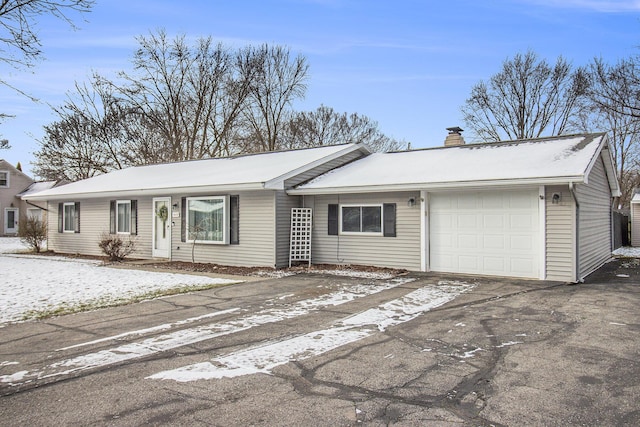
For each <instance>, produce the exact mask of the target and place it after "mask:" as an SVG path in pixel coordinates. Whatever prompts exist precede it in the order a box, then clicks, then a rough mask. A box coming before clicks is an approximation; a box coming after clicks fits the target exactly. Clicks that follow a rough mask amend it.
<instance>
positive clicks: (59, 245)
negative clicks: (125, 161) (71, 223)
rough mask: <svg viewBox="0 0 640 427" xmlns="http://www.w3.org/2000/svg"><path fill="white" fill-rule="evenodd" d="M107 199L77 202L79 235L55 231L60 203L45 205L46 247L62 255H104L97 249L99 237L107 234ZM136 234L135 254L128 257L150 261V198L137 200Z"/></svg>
mask: <svg viewBox="0 0 640 427" xmlns="http://www.w3.org/2000/svg"><path fill="white" fill-rule="evenodd" d="M110 200H111V199H109V198H101V199H90V200H79V202H80V233H59V232H58V203H59V202H77V201H78V200H59V201H51V202H49V203H48V209H49V213H48V215H47V219H48V242H47V244H48V248H49V249H50V250H53V251H55V252H59V253H65V254H84V255H103V253H102V252H101V251H100V248H99V247H98V242H99V241H100V236H101V234H102V233H103V232H104V233H108V232H109V220H110V216H109V202H110ZM135 200H137V201H138V235H137V236H136V237H135V239H136V248H137V249H136V251H135V252H134V253H133V254H132V255H131V256H130V257H131V258H151V219H152V217H151V214H150V210H151V199H150V198H138V199H135Z"/></svg>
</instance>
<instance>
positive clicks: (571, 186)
mask: <svg viewBox="0 0 640 427" xmlns="http://www.w3.org/2000/svg"><path fill="white" fill-rule="evenodd" d="M569 191H570V192H571V196H572V197H573V201H574V202H575V204H576V238H575V245H576V247H575V254H574V255H575V257H576V262H575V266H576V276H575V281H576V283H578V282H582V278H580V239H579V237H580V202H579V201H578V196H577V194H576V188H575V185H574V183H573V181H569Z"/></svg>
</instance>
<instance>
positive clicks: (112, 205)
mask: <svg viewBox="0 0 640 427" xmlns="http://www.w3.org/2000/svg"><path fill="white" fill-rule="evenodd" d="M109 234H116V201H115V200H111V201H110V202H109Z"/></svg>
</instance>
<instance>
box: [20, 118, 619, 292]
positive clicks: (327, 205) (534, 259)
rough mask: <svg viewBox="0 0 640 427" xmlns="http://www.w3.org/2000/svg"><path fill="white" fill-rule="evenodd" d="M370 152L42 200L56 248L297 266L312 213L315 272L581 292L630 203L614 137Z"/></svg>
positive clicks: (333, 149) (327, 151)
mask: <svg viewBox="0 0 640 427" xmlns="http://www.w3.org/2000/svg"><path fill="white" fill-rule="evenodd" d="M458 131H459V130H458V129H455V128H454V129H453V130H452V133H451V134H450V135H449V136H448V137H447V143H446V145H448V146H447V147H442V148H435V149H425V150H415V151H406V152H397V153H384V154H383V153H375V154H370V153H369V152H368V151H367V150H366V148H365V147H363V146H361V145H353V144H348V145H339V146H330V147H320V148H314V149H306V150H294V151H284V152H271V153H263V154H255V155H248V156H238V157H231V158H223V159H210V160H199V161H191V162H183V163H174V164H163V165H154V166H144V167H136V168H130V169H125V170H121V171H116V172H112V173H109V174H106V175H101V176H98V177H94V178H90V179H87V180H84V181H79V182H76V183H72V184H68V185H66V186H64V187H58V188H54V189H51V190H47V191H42V192H39V193H36V194H33V195H31V196H29V195H27V196H25V198H26V199H27V200H30V201H32V202H46V204H47V208H48V210H49V211H50V212H51V215H50V216H49V218H50V219H49V238H48V243H49V248H50V249H53V250H55V251H57V252H62V253H84V254H99V249H98V241H99V239H100V234H101V233H102V232H111V233H119V234H124V235H129V234H136V235H137V236H138V246H139V250H138V251H137V252H136V254H135V256H136V257H140V258H156V257H157V258H165V259H172V260H180V261H190V260H191V247H192V243H193V242H194V239H195V245H196V246H195V253H196V261H197V262H212V263H218V264H227V265H241V266H275V267H281V266H285V265H287V264H288V255H289V238H290V222H291V208H294V207H308V208H312V211H313V233H312V250H311V254H312V262H313V263H333V264H343V263H344V264H366V265H375V266H384V267H396V268H406V269H408V270H414V271H437V272H451V273H468V274H483V275H497V276H515V277H523V278H533V279H547V280H560V281H578V280H581V279H582V278H584V277H585V276H586V275H588V274H589V273H591V272H592V271H594V270H595V269H596V268H598V267H599V266H600V265H602V264H603V263H604V262H605V261H607V260H608V259H609V258H610V256H611V248H612V224H611V202H612V197H615V196H618V195H619V194H620V192H619V188H618V184H617V179H616V176H615V168H614V166H613V159H612V156H611V153H610V151H609V146H608V143H607V137H606V135H605V134H589V135H572V136H562V137H553V138H541V139H536V140H522V141H509V142H501V143H493V144H469V145H465V144H464V140H463V139H462V136H461V135H459V132H458Z"/></svg>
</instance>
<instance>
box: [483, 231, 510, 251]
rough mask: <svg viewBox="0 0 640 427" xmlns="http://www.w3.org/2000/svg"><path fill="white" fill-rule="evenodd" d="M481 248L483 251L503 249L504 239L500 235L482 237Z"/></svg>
mask: <svg viewBox="0 0 640 427" xmlns="http://www.w3.org/2000/svg"><path fill="white" fill-rule="evenodd" d="M482 243H483V244H482V248H483V249H505V248H506V246H505V238H504V236H502V235H499V234H498V235H489V234H485V235H484V236H482Z"/></svg>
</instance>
